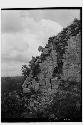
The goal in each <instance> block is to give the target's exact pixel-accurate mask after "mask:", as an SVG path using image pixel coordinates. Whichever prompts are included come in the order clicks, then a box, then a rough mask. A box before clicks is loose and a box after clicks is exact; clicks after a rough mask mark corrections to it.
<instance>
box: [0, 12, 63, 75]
mask: <svg viewBox="0 0 83 125" xmlns="http://www.w3.org/2000/svg"><path fill="white" fill-rule="evenodd" d="M5 19H6V21H5ZM3 25H4V26H3ZM61 30H62V26H61V25H59V24H58V23H56V22H55V21H52V20H49V19H42V18H41V19H40V20H35V19H34V18H32V17H30V16H28V14H27V15H26V16H23V15H22V13H21V11H20V12H18V11H15V12H13V11H10V12H9V11H7V12H3V13H2V44H1V48H2V49H1V59H2V71H3V74H7V72H8V74H9V73H11V75H14V73H16V71H17V69H18V71H19V66H20V68H21V66H22V65H23V64H26V63H27V64H28V62H29V61H30V59H31V58H32V56H37V55H40V53H39V52H38V47H39V45H42V46H45V44H46V43H47V41H48V37H50V36H54V35H56V34H57V33H58V32H60V31H61ZM4 62H5V69H4V66H3V65H4ZM15 69H16V71H15ZM9 71H10V72H9ZM17 74H18V72H17V73H16V75H17ZM19 74H21V71H19ZM9 75H10V74H9Z"/></svg>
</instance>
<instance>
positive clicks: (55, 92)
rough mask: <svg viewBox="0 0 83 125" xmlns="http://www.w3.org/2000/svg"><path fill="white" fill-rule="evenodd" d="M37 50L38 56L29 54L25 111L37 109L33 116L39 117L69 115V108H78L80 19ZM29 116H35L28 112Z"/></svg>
mask: <svg viewBox="0 0 83 125" xmlns="http://www.w3.org/2000/svg"><path fill="white" fill-rule="evenodd" d="M38 50H39V51H41V55H40V56H38V57H32V60H31V61H30V65H29V66H30V69H31V71H30V74H29V76H28V77H27V78H26V80H25V82H24V83H23V85H22V88H23V92H24V94H25V95H29V97H28V96H27V97H26V98H27V101H26V105H27V106H26V107H27V111H26V112H29V113H30V112H36V114H37V116H36V117H39V116H38V113H39V112H40V114H41V113H42V114H43V115H42V117H45V116H47V117H48V118H49V119H50V118H55V119H56V118H58V117H60V118H62V117H65V116H67V115H68V113H70V114H71V112H70V111H69V110H68V107H70V108H71V107H74V108H75V111H78V110H79V111H80V108H81V24H80V20H77V19H75V20H74V21H73V23H72V24H71V25H69V26H68V27H66V28H64V29H63V30H62V31H61V32H60V33H59V34H58V35H57V36H53V37H50V38H49V39H48V44H46V46H45V48H43V47H41V46H40V47H39V49H38ZM67 99H69V103H68V100H67ZM62 100H63V101H62ZM54 105H55V106H54ZM65 105H67V106H66V107H65ZM56 106H57V107H56ZM58 106H59V107H58ZM53 107H54V111H53V109H52V108H53ZM28 108H29V110H28ZM47 108H49V110H47ZM71 111H72V110H71ZM61 113H63V115H61ZM33 114H34V113H33ZM26 117H28V116H27V115H26ZM31 117H34V116H32V115H31ZM69 117H70V115H69Z"/></svg>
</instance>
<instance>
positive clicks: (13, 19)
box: [1, 10, 23, 33]
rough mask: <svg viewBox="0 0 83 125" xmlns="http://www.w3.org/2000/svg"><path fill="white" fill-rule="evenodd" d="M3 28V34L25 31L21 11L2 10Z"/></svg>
mask: <svg viewBox="0 0 83 125" xmlns="http://www.w3.org/2000/svg"><path fill="white" fill-rule="evenodd" d="M1 27H2V28H1V30H2V32H3V33H5V32H7V33H12V32H13V33H14V32H15V33H16V32H19V31H23V25H22V18H21V17H20V14H19V11H13V10H11V11H10V10H9V11H8V10H2V11H1Z"/></svg>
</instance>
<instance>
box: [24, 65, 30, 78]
mask: <svg viewBox="0 0 83 125" xmlns="http://www.w3.org/2000/svg"><path fill="white" fill-rule="evenodd" d="M29 74H30V68H29V67H28V66H27V65H23V66H22V75H23V76H24V77H25V78H26V77H27V76H29Z"/></svg>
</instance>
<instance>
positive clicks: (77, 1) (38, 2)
mask: <svg viewBox="0 0 83 125" xmlns="http://www.w3.org/2000/svg"><path fill="white" fill-rule="evenodd" d="M82 6H83V0H0V8H37V7H82ZM82 9H83V8H82ZM82 13H83V12H82ZM0 24H1V10H0ZM82 24H83V21H82ZM0 29H1V25H0ZM0 34H1V30H0ZM82 36H83V33H82ZM0 38H1V37H0ZM82 47H83V44H82ZM82 58H83V54H82ZM0 75H1V40H0ZM0 80H1V78H0ZM0 88H1V84H0ZM0 97H1V89H0ZM82 97H83V93H82ZM0 100H1V98H0ZM0 102H1V101H0ZM82 110H83V109H82ZM0 119H1V104H0ZM1 124H3V125H6V124H22V125H24V124H30V125H34V124H36V125H39V124H42V125H44V124H48V125H50V124H52V125H55V124H58V125H59V124H62V125H67V124H69V125H73V124H75V125H78V124H79V125H81V124H82V123H78V122H56V123H55V122H54V123H53V122H49V123H48V122H45V123H44V122H42V123H1Z"/></svg>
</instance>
